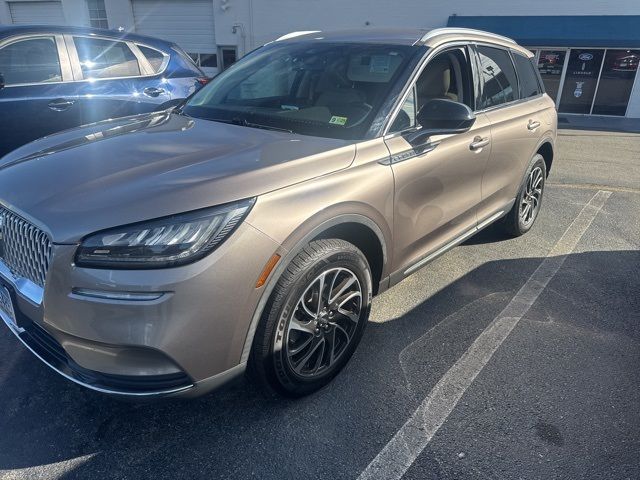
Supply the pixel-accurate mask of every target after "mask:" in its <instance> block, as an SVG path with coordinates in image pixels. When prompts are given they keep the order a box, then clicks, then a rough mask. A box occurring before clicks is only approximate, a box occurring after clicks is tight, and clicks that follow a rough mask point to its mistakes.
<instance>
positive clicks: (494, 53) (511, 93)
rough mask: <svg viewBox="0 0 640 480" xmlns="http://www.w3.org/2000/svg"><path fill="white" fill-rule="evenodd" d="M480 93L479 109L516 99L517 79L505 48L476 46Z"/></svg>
mask: <svg viewBox="0 0 640 480" xmlns="http://www.w3.org/2000/svg"><path fill="white" fill-rule="evenodd" d="M478 60H479V64H480V76H481V78H482V84H483V88H482V95H481V98H480V105H479V106H478V108H479V109H480V110H482V109H485V108H490V107H495V106H498V105H502V104H505V103H509V102H513V101H514V100H517V99H518V80H517V77H516V71H515V68H514V67H513V62H512V61H511V55H509V52H507V51H506V50H503V49H501V48H494V47H484V46H479V47H478Z"/></svg>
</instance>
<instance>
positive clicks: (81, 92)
mask: <svg viewBox="0 0 640 480" xmlns="http://www.w3.org/2000/svg"><path fill="white" fill-rule="evenodd" d="M206 82H207V78H206V76H205V74H204V73H203V72H202V70H200V69H199V68H198V67H197V66H196V65H195V64H194V63H193V62H192V61H191V59H190V58H189V56H188V55H187V54H186V53H184V52H183V51H182V50H181V49H180V48H179V47H178V46H177V45H175V44H172V43H169V42H165V41H162V40H158V39H156V38H151V37H144V36H140V35H134V34H128V33H124V32H117V31H111V30H100V29H94V28H75V27H51V26H0V156H1V155H4V154H5V153H7V152H9V151H11V150H13V149H15V148H17V147H19V146H20V145H23V144H25V143H27V142H30V141H31V140H35V139H37V138H40V137H43V136H45V135H49V134H51V133H54V132H57V131H60V130H65V129H67V128H72V127H76V126H78V125H83V124H86V123H91V122H95V121H98V120H104V119H107V118H115V117H122V116H126V115H134V114H137V113H144V112H150V111H153V110H162V109H164V108H167V107H169V106H171V105H173V104H176V103H179V101H180V100H181V99H183V98H185V97H187V96H189V95H190V94H191V93H193V92H194V91H196V90H197V89H199V88H200V87H201V86H202V85H204V84H205V83H206Z"/></svg>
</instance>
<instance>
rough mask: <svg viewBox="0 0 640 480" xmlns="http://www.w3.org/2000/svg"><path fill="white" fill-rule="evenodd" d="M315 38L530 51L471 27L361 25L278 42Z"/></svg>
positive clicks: (304, 33) (291, 36) (295, 35)
mask: <svg viewBox="0 0 640 480" xmlns="http://www.w3.org/2000/svg"><path fill="white" fill-rule="evenodd" d="M300 40H312V41H318V42H337V43H373V44H387V45H410V46H411V45H424V46H427V47H435V46H438V45H440V44H442V43H447V42H450V41H468V42H488V43H494V44H498V45H501V46H504V47H509V48H513V49H515V50H519V51H521V52H522V53H525V54H527V56H531V54H530V53H529V52H528V51H527V50H526V49H524V48H523V47H521V46H519V45H518V44H517V43H516V42H515V40H512V39H511V38H507V37H504V36H502V35H497V34H495V33H491V32H484V31H482V30H474V29H471V28H435V29H426V28H360V29H354V30H333V31H320V30H313V31H302V32H292V33H289V34H287V35H283V36H282V37H280V38H278V39H277V40H276V42H286V41H290V42H294V41H300Z"/></svg>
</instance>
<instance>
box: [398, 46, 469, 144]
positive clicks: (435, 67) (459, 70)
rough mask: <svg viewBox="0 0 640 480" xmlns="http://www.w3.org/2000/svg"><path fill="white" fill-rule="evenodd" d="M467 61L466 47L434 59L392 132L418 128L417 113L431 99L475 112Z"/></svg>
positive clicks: (400, 113) (409, 98) (424, 72)
mask: <svg viewBox="0 0 640 480" xmlns="http://www.w3.org/2000/svg"><path fill="white" fill-rule="evenodd" d="M467 59H468V55H467V51H466V49H463V48H456V49H453V50H447V51H445V52H443V53H440V54H438V55H436V56H435V57H434V58H433V59H431V60H430V61H429V63H428V64H427V66H426V67H425V69H424V70H423V71H422V73H421V74H420V76H419V77H418V79H417V80H416V82H415V84H414V85H413V87H412V89H411V92H410V93H409V96H408V97H407V99H406V100H405V102H404V104H403V105H402V108H401V109H400V111H399V112H398V115H397V116H396V119H395V120H394V122H393V124H392V126H391V129H390V133H395V132H400V131H403V130H407V129H410V128H414V127H416V126H417V123H416V116H417V113H418V112H419V111H420V109H421V108H422V107H423V106H424V105H425V104H426V103H427V102H428V101H429V100H433V99H436V98H442V99H447V100H453V101H454V102H460V103H464V104H465V105H467V106H469V107H470V108H471V109H473V95H472V89H471V72H470V70H469V62H468V60H467Z"/></svg>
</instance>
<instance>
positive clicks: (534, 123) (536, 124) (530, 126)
mask: <svg viewBox="0 0 640 480" xmlns="http://www.w3.org/2000/svg"><path fill="white" fill-rule="evenodd" d="M539 126H540V122H537V121H534V120H529V123H528V124H527V128H528V129H529V130H535V129H536V128H538V127H539Z"/></svg>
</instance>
